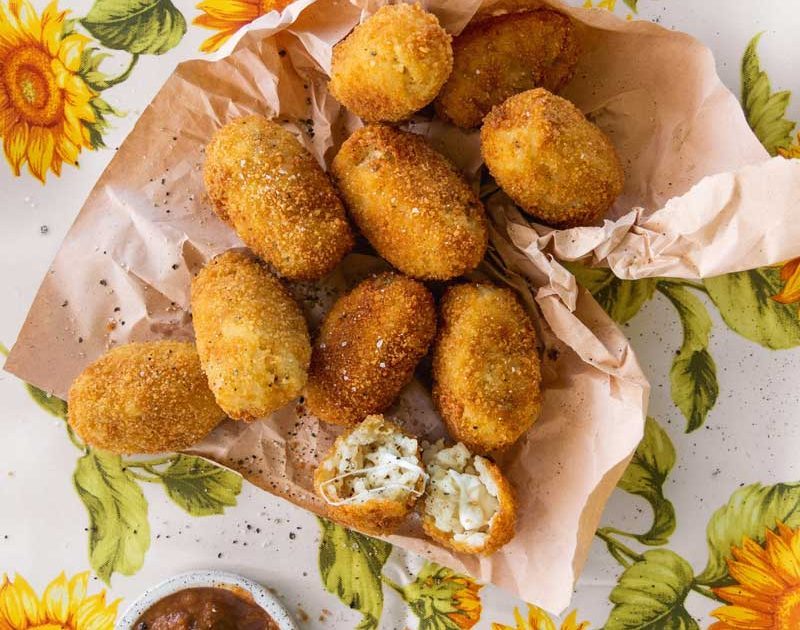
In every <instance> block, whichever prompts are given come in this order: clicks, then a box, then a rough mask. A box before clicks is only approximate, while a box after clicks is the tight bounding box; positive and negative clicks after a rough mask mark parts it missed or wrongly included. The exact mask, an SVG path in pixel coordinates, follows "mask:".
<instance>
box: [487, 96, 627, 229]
mask: <svg viewBox="0 0 800 630" xmlns="http://www.w3.org/2000/svg"><path fill="white" fill-rule="evenodd" d="M481 153H482V154H483V159H484V161H485V162H486V166H487V167H488V168H489V171H490V172H491V173H492V175H493V176H494V178H495V180H496V181H497V183H498V184H499V185H500V187H501V188H502V189H503V190H504V191H505V192H506V194H508V196H509V197H511V198H512V199H513V200H514V201H516V202H517V203H518V204H519V205H520V206H521V207H522V209H523V210H525V211H526V212H528V213H530V214H531V215H533V216H534V217H535V218H536V219H538V220H539V221H542V222H544V223H547V224H548V225H552V226H553V227H556V228H570V227H576V226H580V225H593V224H595V223H597V222H598V221H600V219H602V218H603V217H604V216H605V214H606V212H608V210H609V208H610V207H611V205H612V204H613V203H614V200H615V199H616V198H617V197H618V196H619V194H620V193H621V192H622V187H623V185H624V183H625V174H624V172H623V170H622V164H621V163H620V160H619V157H618V156H617V152H616V150H615V149H614V145H613V144H612V143H611V140H609V138H608V136H607V135H606V134H605V133H603V132H602V131H601V130H600V128H599V127H597V126H596V125H594V124H592V123H591V122H589V121H588V120H586V118H585V117H584V115H583V114H582V113H581V111H580V110H579V109H578V108H577V107H575V105H573V104H572V103H570V102H569V101H568V100H566V99H563V98H561V97H559V96H556V95H554V94H551V93H550V92H548V91H547V90H544V89H542V88H537V89H535V90H529V91H527V92H522V93H521V94H517V95H516V96H512V97H511V98H509V99H508V100H507V101H505V102H504V103H503V104H502V105H498V106H497V107H495V108H494V109H493V110H492V111H491V112H490V113H489V115H488V116H486V118H485V119H484V121H483V127H482V128H481Z"/></svg>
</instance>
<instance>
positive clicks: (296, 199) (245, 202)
mask: <svg viewBox="0 0 800 630" xmlns="http://www.w3.org/2000/svg"><path fill="white" fill-rule="evenodd" d="M203 178H204V180H205V184H206V190H207V191H208V196H209V197H210V198H211V201H212V202H213V203H214V208H215V210H216V212H217V214H218V215H219V216H220V218H222V219H223V220H224V221H227V222H228V223H229V224H230V225H231V226H232V227H233V229H234V230H236V233H237V234H238V235H239V237H240V238H241V239H242V240H243V241H244V242H245V244H246V245H247V246H248V247H249V248H250V249H252V250H253V251H254V252H255V253H256V255H257V256H259V257H260V258H261V259H263V260H265V261H267V262H268V263H270V264H271V265H272V266H273V267H274V268H275V270H276V271H277V272H278V273H279V274H280V275H281V276H284V277H286V278H289V279H291V280H315V279H318V278H321V277H322V276H324V275H325V274H327V273H328V272H330V271H331V270H332V269H333V268H334V267H335V266H336V265H337V264H338V263H339V261H340V260H341V259H342V258H343V257H344V255H345V254H346V253H347V252H349V251H350V250H351V249H352V247H353V243H354V241H353V234H352V231H351V230H350V226H349V225H348V223H347V218H346V217H345V212H344V207H343V206H342V202H341V200H340V199H339V196H338V195H337V194H336V191H335V189H334V188H333V185H332V184H331V182H330V179H329V178H328V176H327V175H326V174H325V172H324V171H323V170H322V168H320V166H319V164H318V163H317V161H316V160H315V159H314V157H313V156H312V155H311V154H310V153H309V152H308V151H306V149H305V147H303V145H302V144H300V142H299V141H298V140H297V138H295V137H294V136H293V135H292V134H291V133H289V132H288V131H287V130H286V129H284V128H283V127H281V126H280V125H279V124H278V123H276V122H274V121H271V120H267V119H266V118H264V117H263V116H247V117H244V118H239V119H237V120H234V121H232V122H230V123H228V124H227V125H225V126H224V127H222V128H221V129H219V130H218V131H217V132H216V133H215V134H214V137H213V138H212V140H211V143H210V144H209V145H208V148H207V149H206V161H205V166H204V170H203Z"/></svg>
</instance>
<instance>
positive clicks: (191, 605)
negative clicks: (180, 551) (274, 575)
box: [133, 587, 280, 630]
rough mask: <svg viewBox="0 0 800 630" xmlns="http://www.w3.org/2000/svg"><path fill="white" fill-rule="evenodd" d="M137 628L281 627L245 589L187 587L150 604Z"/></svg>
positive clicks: (215, 629) (257, 629)
mask: <svg viewBox="0 0 800 630" xmlns="http://www.w3.org/2000/svg"><path fill="white" fill-rule="evenodd" d="M133 628H134V630H280V629H279V628H278V624H277V623H275V621H274V620H273V619H272V617H270V616H269V615H268V614H267V612H266V611H265V610H264V609H263V608H261V606H259V605H258V604H256V603H255V602H254V601H253V598H252V596H251V595H250V593H249V592H247V591H246V590H243V589H236V588H224V587H202V588H187V589H184V590H182V591H178V592H177V593H173V594H172V595H168V596H167V597H165V598H164V599H160V600H159V601H157V602H156V603H155V604H153V605H152V606H150V608H148V609H147V610H146V611H145V612H144V613H143V614H142V616H141V617H139V618H138V619H137V620H136V623H135V624H134V625H133Z"/></svg>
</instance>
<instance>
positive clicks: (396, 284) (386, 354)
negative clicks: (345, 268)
mask: <svg viewBox="0 0 800 630" xmlns="http://www.w3.org/2000/svg"><path fill="white" fill-rule="evenodd" d="M435 333H436V309H435V306H434V302H433V297H432V296H431V294H430V292H429V291H428V290H427V289H426V288H425V287H424V286H423V285H422V284H420V283H419V282H415V281H414V280H411V279H410V278H406V277H404V276H401V275H400V274H395V273H384V274H380V275H378V276H375V277H373V278H369V279H367V280H365V281H364V282H362V283H361V284H359V285H358V286H356V287H355V288H354V289H353V290H352V291H351V292H350V293H348V294H347V295H345V296H343V297H341V298H339V300H337V301H336V303H335V304H334V305H333V307H332V308H331V310H330V312H329V313H328V315H327V316H326V318H325V321H324V322H323V324H322V327H321V329H320V333H319V337H318V339H317V341H316V344H315V345H314V350H313V353H312V356H311V368H310V370H309V375H308V385H307V386H306V406H307V407H308V410H309V411H310V412H311V413H313V414H314V415H316V416H317V417H319V418H321V419H322V420H325V421H326V422H332V423H334V424H345V425H349V424H353V423H355V422H358V421H360V420H361V419H362V418H363V417H364V416H366V415H368V414H371V413H379V412H381V411H383V410H384V409H386V408H387V407H388V406H389V405H391V404H392V402H393V401H394V400H395V398H397V396H398V394H399V393H400V390H401V389H402V388H403V387H404V386H405V385H406V384H407V383H408V382H409V381H410V380H411V377H412V376H413V374H414V368H415V367H416V365H417V363H418V362H419V360H420V359H421V358H422V357H423V356H424V355H425V353H426V352H427V351H428V347H429V345H430V343H431V341H432V340H433V337H434V335H435Z"/></svg>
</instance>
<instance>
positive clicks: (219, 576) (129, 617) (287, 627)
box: [114, 569, 298, 630]
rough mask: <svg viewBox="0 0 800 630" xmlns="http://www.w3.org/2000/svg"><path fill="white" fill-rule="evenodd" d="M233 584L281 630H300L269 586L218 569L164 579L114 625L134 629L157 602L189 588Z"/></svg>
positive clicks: (180, 574)
mask: <svg viewBox="0 0 800 630" xmlns="http://www.w3.org/2000/svg"><path fill="white" fill-rule="evenodd" d="M221 585H232V586H238V587H240V588H243V589H245V590H246V591H248V592H249V593H250V594H251V595H252V596H253V600H254V601H255V603H256V604H258V605H259V606H261V608H263V609H264V610H265V611H267V613H268V614H269V615H270V616H271V617H272V619H273V620H274V621H275V623H276V624H278V627H279V628H280V630H298V627H297V624H295V622H294V620H293V619H292V617H291V615H290V614H289V612H288V611H287V610H286V608H285V607H284V605H283V604H282V603H281V602H280V601H279V600H278V598H277V597H276V596H275V595H273V594H272V593H271V592H270V591H269V590H268V589H267V588H266V587H265V586H262V585H261V584H259V583H258V582H255V581H253V580H251V579H249V578H246V577H244V576H241V575H238V574H236V573H229V572H227V571H217V570H214V569H205V570H196V571H186V572H184V573H179V574H177V575H173V576H172V577H168V578H167V579H165V580H162V581H161V582H159V583H158V584H155V585H154V586H151V587H149V588H147V589H146V590H145V591H144V592H143V593H142V594H141V595H139V596H138V597H137V598H136V599H134V600H133V601H132V602H131V603H130V604H129V605H128V607H127V608H126V609H125V612H123V613H122V615H121V616H120V617H119V619H118V620H117V622H116V623H115V624H114V630H133V624H134V623H135V622H136V620H137V619H138V618H139V616H140V615H141V614H142V613H143V612H144V611H145V610H147V609H148V608H150V606H152V605H153V604H155V603H156V602H157V601H159V600H161V599H164V598H165V597H167V596H168V595H172V594H173V593H177V592H178V591H182V590H184V589H187V588H198V587H214V586H221Z"/></svg>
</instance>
